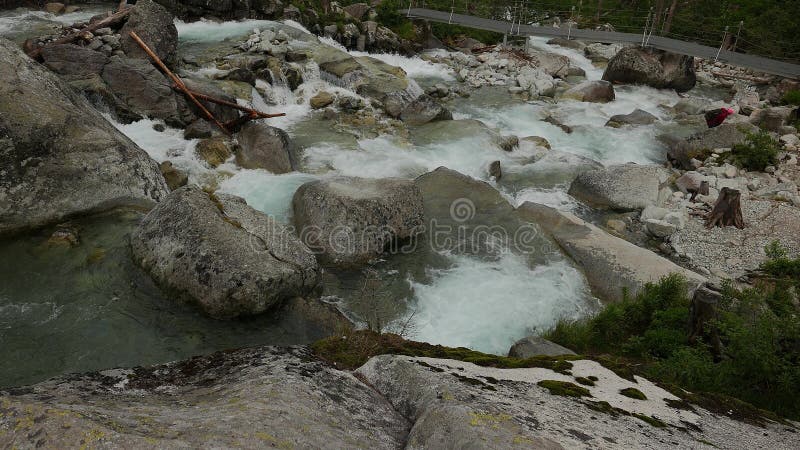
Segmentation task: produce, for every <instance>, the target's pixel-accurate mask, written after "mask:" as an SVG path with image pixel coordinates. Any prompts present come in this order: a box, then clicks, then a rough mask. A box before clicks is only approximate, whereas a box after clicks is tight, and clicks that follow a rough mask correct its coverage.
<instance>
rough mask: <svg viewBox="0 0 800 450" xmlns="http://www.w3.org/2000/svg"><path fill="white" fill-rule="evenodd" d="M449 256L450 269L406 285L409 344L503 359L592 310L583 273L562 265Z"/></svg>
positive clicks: (513, 257)
mask: <svg viewBox="0 0 800 450" xmlns="http://www.w3.org/2000/svg"><path fill="white" fill-rule="evenodd" d="M451 258H452V261H453V266H452V267H450V268H448V269H444V270H433V271H431V276H432V279H433V281H432V282H431V283H430V284H426V283H418V282H415V281H410V283H411V286H412V288H413V290H414V293H415V298H414V299H413V300H412V302H411V303H412V305H411V308H412V312H411V313H410V314H413V316H411V319H410V320H411V323H412V325H413V326H412V336H411V337H412V338H413V339H415V340H420V341H425V342H430V343H433V344H441V345H447V346H454V347H459V346H465V347H469V348H472V349H475V350H479V351H483V352H488V353H494V354H499V355H505V354H506V352H508V349H509V347H511V345H512V344H513V343H514V342H515V341H516V340H518V339H520V338H522V337H525V336H527V335H530V334H536V333H540V332H542V331H544V330H547V329H549V328H550V327H552V326H553V325H554V324H555V323H556V322H557V321H558V320H559V319H560V318H566V319H577V318H580V317H584V316H586V315H587V314H590V313H591V312H592V311H593V310H594V308H596V301H593V300H591V297H590V295H589V294H588V289H587V287H586V283H585V280H584V278H583V275H582V274H581V273H580V272H579V271H577V270H576V269H575V268H573V267H571V266H570V265H569V264H567V263H566V262H564V261H560V262H554V263H551V264H548V265H543V266H538V267H535V268H533V269H531V268H529V267H528V264H527V262H526V261H525V259H524V258H523V257H522V256H519V255H514V254H510V253H509V254H504V255H502V256H501V257H500V258H499V259H498V260H496V261H486V260H479V259H475V258H471V257H467V256H451ZM406 320H408V319H407V318H406V319H404V320H403V321H399V322H405V321H406Z"/></svg>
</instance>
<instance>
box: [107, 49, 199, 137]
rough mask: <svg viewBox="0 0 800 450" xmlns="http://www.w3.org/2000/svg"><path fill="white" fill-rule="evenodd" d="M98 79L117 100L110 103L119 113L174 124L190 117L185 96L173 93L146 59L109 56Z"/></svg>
mask: <svg viewBox="0 0 800 450" xmlns="http://www.w3.org/2000/svg"><path fill="white" fill-rule="evenodd" d="M102 79H103V81H104V82H105V84H106V85H107V86H108V89H109V90H110V91H111V93H112V94H113V96H114V98H115V99H116V100H117V102H118V103H117V104H115V105H114V106H115V107H116V111H117V113H118V115H120V116H123V117H125V116H128V115H129V114H130V113H134V114H136V115H139V116H140V117H149V118H152V119H162V120H164V121H166V122H167V123H171V124H176V125H181V124H183V123H185V122H186V121H187V119H188V118H190V117H191V115H188V114H187V111H186V106H185V105H186V102H185V100H184V99H182V98H178V97H177V95H176V94H175V92H174V91H173V90H172V89H171V88H170V87H169V86H170V84H169V81H168V80H167V78H166V77H165V76H164V75H163V74H161V72H159V71H158V69H156V68H155V66H153V65H152V64H151V63H149V62H148V61H145V60H142V59H134V58H126V57H121V56H113V57H111V58H110V60H109V63H108V64H106V65H105V68H104V69H103V74H102Z"/></svg>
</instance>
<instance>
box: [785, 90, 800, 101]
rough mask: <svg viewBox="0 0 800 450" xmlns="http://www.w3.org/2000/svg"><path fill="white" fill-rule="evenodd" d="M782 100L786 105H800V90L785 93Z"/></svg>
mask: <svg viewBox="0 0 800 450" xmlns="http://www.w3.org/2000/svg"><path fill="white" fill-rule="evenodd" d="M781 102H782V103H783V104H784V105H800V91H796V90H794V91H789V92H787V93H785V94H783V97H782V98H781Z"/></svg>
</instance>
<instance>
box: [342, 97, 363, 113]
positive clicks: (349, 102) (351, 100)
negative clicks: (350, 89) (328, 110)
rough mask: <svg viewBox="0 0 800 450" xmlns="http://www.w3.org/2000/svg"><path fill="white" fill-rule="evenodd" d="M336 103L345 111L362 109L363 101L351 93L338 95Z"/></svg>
mask: <svg viewBox="0 0 800 450" xmlns="http://www.w3.org/2000/svg"><path fill="white" fill-rule="evenodd" d="M336 104H337V105H338V106H339V108H341V109H343V110H344V111H347V112H355V111H358V110H361V109H364V101H363V100H361V99H360V98H358V97H354V96H352V95H345V96H343V97H340V98H339V101H338V102H337V103H336Z"/></svg>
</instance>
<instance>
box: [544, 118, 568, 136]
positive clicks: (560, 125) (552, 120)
mask: <svg viewBox="0 0 800 450" xmlns="http://www.w3.org/2000/svg"><path fill="white" fill-rule="evenodd" d="M542 122H547V123H549V124H551V125H555V126H557V127H558V128H561V131H563V132H564V133H567V134H570V133H572V127H571V126H569V125H565V124H563V123H562V122H561V121H560V120H559V119H557V118H555V117H553V116H547V117H545V118H544V119H542Z"/></svg>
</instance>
